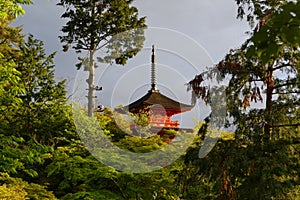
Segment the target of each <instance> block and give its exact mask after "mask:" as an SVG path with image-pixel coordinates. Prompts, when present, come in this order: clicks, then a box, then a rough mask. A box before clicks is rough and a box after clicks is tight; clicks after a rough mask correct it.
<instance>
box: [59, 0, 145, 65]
mask: <svg viewBox="0 0 300 200" xmlns="http://www.w3.org/2000/svg"><path fill="white" fill-rule="evenodd" d="M131 3H132V1H131V0H130V1H125V0H122V1H120V0H114V1H107V0H103V1H95V0H85V1H82V0H76V1H69V0H61V1H60V3H58V4H57V5H59V6H63V7H65V8H66V12H65V13H64V14H63V15H62V17H63V18H67V19H70V21H69V22H67V24H66V25H65V26H64V27H63V29H62V31H63V32H64V33H66V34H67V35H66V36H61V37H60V39H61V42H63V43H65V44H66V45H65V49H66V48H67V47H68V45H71V44H72V45H73V48H74V49H75V50H76V51H78V52H80V51H81V50H87V51H96V50H98V49H102V48H103V47H105V46H106V45H108V48H107V54H108V55H110V56H108V57H105V58H102V59H101V60H102V61H104V60H106V61H107V60H110V59H111V58H112V59H115V60H116V63H118V64H125V63H126V60H127V59H128V58H131V57H132V56H134V55H136V53H137V52H138V51H139V50H140V48H141V47H142V43H143V40H144V39H143V32H139V31H141V30H139V31H138V30H135V29H139V28H145V24H144V22H145V18H138V10H137V8H135V7H134V6H130V4H131ZM117 34H119V35H117ZM127 34H130V35H127Z"/></svg>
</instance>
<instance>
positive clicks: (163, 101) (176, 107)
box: [118, 90, 194, 114]
mask: <svg viewBox="0 0 300 200" xmlns="http://www.w3.org/2000/svg"><path fill="white" fill-rule="evenodd" d="M157 104H158V105H160V106H162V107H163V108H164V109H165V110H166V112H167V113H169V112H170V113H172V114H178V113H182V112H186V111H189V110H191V109H192V108H193V107H194V106H193V105H187V104H183V103H180V102H178V101H175V100H173V99H171V98H169V97H167V96H165V95H163V94H161V93H160V92H159V91H158V90H149V91H148V93H147V94H146V95H144V96H143V97H141V98H140V99H138V100H136V101H134V102H132V103H131V104H129V105H127V106H125V107H123V108H121V109H122V110H124V109H125V110H128V111H129V112H132V113H137V112H139V111H140V110H142V109H145V108H147V107H148V106H149V107H151V106H153V105H157ZM118 110H119V109H118Z"/></svg>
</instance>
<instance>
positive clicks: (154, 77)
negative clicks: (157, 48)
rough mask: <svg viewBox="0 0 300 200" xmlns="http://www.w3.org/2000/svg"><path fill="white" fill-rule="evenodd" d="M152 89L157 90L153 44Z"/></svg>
mask: <svg viewBox="0 0 300 200" xmlns="http://www.w3.org/2000/svg"><path fill="white" fill-rule="evenodd" d="M151 90H152V91H157V87H156V66H155V52H154V45H152V57H151Z"/></svg>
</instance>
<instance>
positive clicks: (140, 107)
mask: <svg viewBox="0 0 300 200" xmlns="http://www.w3.org/2000/svg"><path fill="white" fill-rule="evenodd" d="M125 108H126V109H127V110H128V111H129V112H131V113H134V114H137V113H141V112H143V113H147V115H148V119H149V121H148V122H149V124H150V125H151V130H153V131H155V130H159V133H158V134H162V133H163V132H164V130H166V129H174V130H178V128H179V123H178V121H177V120H176V121H172V120H171V117H172V116H173V115H175V114H180V113H182V112H186V111H190V110H191V109H192V108H193V106H192V105H187V104H183V103H180V102H178V101H175V100H173V99H171V98H169V97H167V96H165V95H163V94H162V93H160V92H159V90H158V89H157V86H156V65H155V53H154V46H152V58H151V89H150V90H149V91H148V93H147V94H145V95H144V96H143V97H141V98H140V99H138V100H136V101H135V102H132V103H131V104H129V105H127V106H125ZM131 129H132V130H133V131H134V129H135V126H134V125H132V126H131Z"/></svg>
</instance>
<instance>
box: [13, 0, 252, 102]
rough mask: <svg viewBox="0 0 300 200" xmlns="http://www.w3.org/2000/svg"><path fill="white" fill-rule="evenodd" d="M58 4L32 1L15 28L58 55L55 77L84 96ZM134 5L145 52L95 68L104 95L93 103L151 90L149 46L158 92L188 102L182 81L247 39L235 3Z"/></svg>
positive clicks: (163, 0) (162, 0)
mask: <svg viewBox="0 0 300 200" xmlns="http://www.w3.org/2000/svg"><path fill="white" fill-rule="evenodd" d="M57 2H58V0H34V4H33V5H30V6H26V7H25V9H26V11H27V13H26V15H25V16H22V17H19V18H18V19H17V21H16V22H15V23H14V25H24V27H23V30H24V31H23V32H24V33H31V34H33V35H34V36H35V37H36V38H38V39H40V40H42V41H44V43H45V48H46V50H47V53H52V52H54V51H57V56H56V58H55V65H56V68H55V70H56V73H55V74H56V78H57V79H58V80H61V79H63V78H66V79H68V80H69V84H68V90H69V93H72V90H73V88H75V89H77V90H78V88H81V89H79V90H81V91H82V92H84V91H85V89H84V88H86V87H87V85H86V82H85V81H84V80H85V78H84V76H85V75H86V73H85V72H82V71H81V72H78V71H77V70H76V68H75V64H76V63H77V57H78V55H76V54H75V53H74V52H72V51H69V52H67V53H64V52H62V51H61V50H62V47H61V46H62V45H61V44H60V42H59V39H58V36H59V35H61V34H62V33H61V32H60V29H61V28H62V26H63V25H64V23H65V22H66V21H65V20H64V19H61V18H60V16H61V14H62V13H63V11H64V10H63V8H61V7H58V6H56V3H57ZM134 5H135V6H136V7H137V8H138V9H139V13H140V16H146V17H147V18H146V23H147V25H148V27H149V30H148V31H146V42H145V48H144V49H143V50H142V51H141V53H139V55H138V56H136V57H134V58H133V59H131V60H130V61H129V62H128V64H127V65H125V66H124V67H119V66H115V65H112V66H108V65H101V66H100V67H99V69H97V70H98V71H97V74H96V82H97V84H99V85H101V86H103V91H102V92H99V94H97V96H98V98H97V100H96V102H97V103H101V104H103V105H105V106H109V107H111V106H112V107H113V106H116V105H118V104H127V103H129V102H131V101H133V100H135V99H136V98H138V97H139V96H141V95H143V94H145V93H146V92H147V90H148V89H150V86H149V84H150V63H149V62H150V55H151V53H150V52H151V51H150V46H151V44H155V46H156V48H157V51H156V56H157V67H158V70H157V71H158V75H157V78H158V84H159V89H160V90H161V91H162V92H164V93H165V94H167V95H168V96H170V97H172V98H177V99H179V100H180V101H182V102H184V103H189V102H187V101H189V99H190V96H189V95H187V93H186V87H185V86H184V83H186V82H187V81H188V80H191V79H192V78H193V77H194V76H195V75H196V74H197V73H198V72H199V71H202V70H203V69H204V67H206V66H209V65H212V64H213V63H217V62H219V61H220V60H221V59H222V58H223V57H224V56H225V55H226V53H227V52H228V51H229V50H230V49H232V48H238V47H239V46H240V45H241V44H242V43H243V41H245V39H246V38H247V35H246V34H245V32H246V31H248V30H249V26H248V25H247V23H246V22H245V21H240V20H237V19H236V14H237V7H236V5H235V2H234V0H185V1H182V0H136V1H135V2H134ZM76 75H77V79H76V78H75V77H76ZM75 80H76V81H75ZM82 96H84V95H82ZM84 99H85V98H84ZM85 100H86V99H85Z"/></svg>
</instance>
